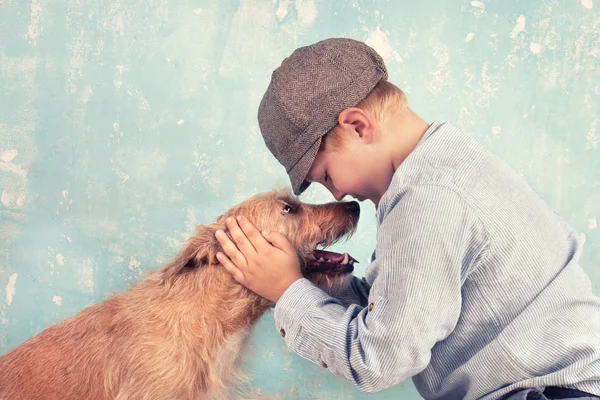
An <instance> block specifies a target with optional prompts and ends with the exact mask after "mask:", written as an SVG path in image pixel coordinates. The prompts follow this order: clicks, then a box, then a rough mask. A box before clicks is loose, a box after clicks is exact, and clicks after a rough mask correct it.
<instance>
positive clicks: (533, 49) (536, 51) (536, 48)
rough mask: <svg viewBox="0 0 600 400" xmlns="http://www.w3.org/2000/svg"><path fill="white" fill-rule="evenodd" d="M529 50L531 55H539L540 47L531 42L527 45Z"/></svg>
mask: <svg viewBox="0 0 600 400" xmlns="http://www.w3.org/2000/svg"><path fill="white" fill-rule="evenodd" d="M529 50H531V52H532V53H533V54H540V52H541V51H542V46H541V45H540V44H539V43H535V42H531V44H530V45H529Z"/></svg>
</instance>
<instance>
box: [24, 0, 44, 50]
mask: <svg viewBox="0 0 600 400" xmlns="http://www.w3.org/2000/svg"><path fill="white" fill-rule="evenodd" d="M29 9H30V11H31V12H30V18H29V26H28V27H27V35H26V36H27V40H28V41H29V43H33V45H34V46H35V45H36V41H37V38H38V37H39V36H40V16H41V15H42V6H41V4H40V0H32V2H31V6H30V7H29Z"/></svg>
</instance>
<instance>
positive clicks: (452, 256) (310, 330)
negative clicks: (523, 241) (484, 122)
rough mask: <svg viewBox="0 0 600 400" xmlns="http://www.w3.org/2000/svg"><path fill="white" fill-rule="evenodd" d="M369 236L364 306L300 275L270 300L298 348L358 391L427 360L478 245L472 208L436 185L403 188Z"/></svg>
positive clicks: (398, 378)
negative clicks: (373, 240) (372, 247)
mask: <svg viewBox="0 0 600 400" xmlns="http://www.w3.org/2000/svg"><path fill="white" fill-rule="evenodd" d="M387 210H388V212H387V215H385V217H384V219H383V221H382V223H381V225H380V227H379V229H378V233H377V248H376V254H377V258H376V259H375V260H374V261H373V263H372V264H371V266H369V268H374V269H375V271H377V272H376V277H375V279H374V280H373V285H372V286H371V288H370V292H369V295H368V305H366V304H361V305H359V304H351V305H349V306H348V307H347V308H346V307H345V306H344V305H343V304H342V303H341V302H340V301H339V300H336V299H334V298H331V297H330V296H328V295H327V294H326V293H325V292H323V291H322V290H320V289H319V288H317V287H316V286H314V285H313V284H312V283H311V282H310V281H308V280H306V279H300V280H298V281H296V282H295V283H294V284H292V285H291V286H290V287H289V288H288V290H287V291H286V292H285V293H284V295H283V296H282V297H281V299H280V300H279V302H278V303H277V305H276V307H275V323H276V326H277V328H278V329H279V331H280V333H281V334H282V336H284V338H285V341H286V343H287V345H288V346H289V348H290V349H291V350H292V351H294V352H296V353H297V354H298V355H300V356H302V357H304V358H306V359H308V360H310V361H312V362H314V363H316V364H320V365H322V366H324V367H327V368H329V370H330V371H331V372H332V373H334V374H336V375H338V376H342V377H345V378H346V379H348V380H350V381H352V382H353V383H354V384H355V385H356V386H357V388H358V389H360V390H362V391H364V392H377V391H381V390H384V389H387V388H389V387H392V386H395V385H397V384H399V383H400V382H402V381H403V380H405V379H407V378H409V377H411V376H414V375H416V374H418V373H419V372H421V371H422V370H423V369H425V368H426V366H427V365H428V364H429V360H430V357H431V349H432V348H433V346H434V345H435V344H436V343H437V342H439V341H441V340H443V339H444V338H446V337H447V336H448V335H449V334H450V333H451V332H452V331H453V329H454V327H455V325H456V323H457V321H458V317H459V314H460V309H461V285H462V282H463V281H464V279H465V277H466V276H467V275H468V272H469V270H470V269H471V268H473V266H474V264H476V262H477V260H478V258H479V255H480V254H481V253H482V252H483V248H484V246H485V241H486V240H485V237H486V235H485V233H484V231H483V228H482V225H481V223H480V221H479V220H478V218H477V217H476V216H475V213H474V212H473V210H472V209H471V208H470V207H469V206H468V205H467V204H466V203H465V201H464V200H463V199H462V198H461V197H460V196H459V195H458V194H456V193H455V192H453V191H452V190H450V189H446V188H443V187H439V186H419V187H414V188H411V189H410V190H409V191H407V192H405V193H403V194H402V195H401V196H400V195H399V196H398V198H397V199H396V200H395V202H394V204H393V205H392V206H390V207H388V208H387Z"/></svg>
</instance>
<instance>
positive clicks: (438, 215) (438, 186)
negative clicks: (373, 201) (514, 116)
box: [275, 123, 600, 399]
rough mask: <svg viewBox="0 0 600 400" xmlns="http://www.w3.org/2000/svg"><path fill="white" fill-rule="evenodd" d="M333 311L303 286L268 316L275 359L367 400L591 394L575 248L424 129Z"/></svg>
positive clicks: (475, 154)
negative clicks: (550, 391)
mask: <svg viewBox="0 0 600 400" xmlns="http://www.w3.org/2000/svg"><path fill="white" fill-rule="evenodd" d="M377 224H378V229H377V244H376V248H375V253H374V256H373V261H372V263H371V265H369V267H368V268H367V270H366V273H365V278H364V279H358V278H356V277H355V278H353V281H352V284H351V287H350V292H349V295H351V296H352V297H353V300H354V301H352V302H350V303H346V302H342V301H340V300H337V299H333V298H331V297H329V296H328V295H327V294H326V293H325V292H323V291H321V290H320V289H318V288H317V287H315V286H314V285H313V284H312V283H310V282H309V281H308V280H306V279H300V280H298V281H296V282H295V283H294V284H292V285H291V286H290V287H289V288H288V290H287V291H286V292H285V293H284V295H283V296H282V297H281V299H280V300H279V302H278V303H277V305H276V307H275V323H276V326H277V329H278V330H280V331H281V330H283V331H282V332H285V335H284V336H285V341H286V343H287V345H288V346H289V348H290V349H291V350H293V351H294V352H296V353H297V354H299V355H300V356H302V357H304V358H307V359H308V360H311V361H312V362H314V363H317V364H321V365H323V366H326V367H327V368H329V370H330V371H331V372H332V373H334V374H336V375H339V376H342V377H345V378H346V379H348V380H350V381H352V382H353V383H354V384H355V385H356V386H357V387H358V388H359V389H360V390H362V391H365V392H377V391H381V390H384V389H387V388H390V387H392V386H394V385H397V384H399V383H400V382H402V381H403V380H405V379H407V378H409V377H413V382H414V383H415V386H416V388H417V389H418V390H419V392H420V394H421V395H422V396H423V397H424V398H426V399H478V398H483V399H497V398H499V397H501V396H503V395H505V394H507V393H508V392H511V391H513V390H515V389H519V388H543V387H545V386H563V387H570V388H574V389H579V390H582V391H586V392H590V393H593V394H598V395H600V299H599V298H598V297H596V296H594V295H593V294H592V289H591V282H590V279H589V278H588V276H587V275H586V274H585V272H584V271H583V269H582V268H581V267H580V265H579V263H578V259H579V255H580V251H581V246H582V243H581V240H580V237H579V235H578V234H577V233H576V232H575V231H573V229H572V228H571V227H570V226H569V225H568V224H567V223H566V222H565V221H564V220H563V219H562V218H561V217H560V216H558V215H557V214H556V213H554V212H553V211H552V209H551V208H550V207H549V206H548V205H547V204H546V203H545V202H544V201H543V200H542V199H541V198H540V197H539V196H538V195H537V194H536V193H535V192H534V191H533V190H532V189H531V188H530V187H529V186H528V185H527V184H526V183H525V182H524V181H523V179H521V178H520V177H519V176H518V175H517V174H516V173H515V172H514V171H513V170H511V169H510V168H509V167H508V166H507V165H506V164H505V163H503V162H502V161H500V160H499V159H498V158H497V157H495V156H493V155H492V154H491V153H490V152H489V151H487V150H486V149H485V148H484V147H483V146H481V145H480V144H479V143H477V142H476V141H475V140H474V139H473V138H472V137H471V136H470V135H468V134H467V133H465V132H463V131H462V130H460V129H458V128H456V127H455V126H453V125H451V124H449V123H433V124H432V125H431V126H430V128H429V129H428V130H427V132H426V133H425V134H424V136H423V138H422V139H421V140H420V142H419V144H418V146H417V147H416V148H415V149H414V150H413V152H412V153H411V154H410V155H409V156H408V157H407V158H406V160H405V161H404V162H403V163H402V164H401V165H400V167H399V168H398V169H397V171H396V172H395V174H394V177H393V179H392V182H391V183H390V186H389V188H388V190H387V191H386V193H385V194H384V195H383V197H382V199H381V201H380V203H379V206H378V208H377Z"/></svg>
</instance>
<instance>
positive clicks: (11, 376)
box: [0, 192, 359, 400]
mask: <svg viewBox="0 0 600 400" xmlns="http://www.w3.org/2000/svg"><path fill="white" fill-rule="evenodd" d="M234 215H245V216H246V217H248V219H249V220H250V221H252V222H253V223H254V224H255V225H256V226H257V228H259V229H261V230H263V229H269V230H273V231H275V230H276V231H280V232H282V233H283V234H285V235H286V236H287V237H288V238H289V240H290V241H291V242H292V244H293V245H294V246H295V247H296V249H297V251H298V254H299V256H300V258H301V260H302V261H303V267H302V268H303V273H304V275H305V276H306V277H307V278H309V279H311V280H312V281H313V282H315V283H316V284H317V285H319V286H320V287H322V288H323V289H324V290H326V291H327V292H329V293H330V294H332V295H334V296H336V295H339V294H341V293H342V292H343V291H344V290H346V288H347V285H348V282H349V281H350V273H351V272H352V269H353V267H352V264H353V262H354V260H353V259H352V258H351V257H348V255H347V254H345V255H344V256H343V257H342V256H341V255H339V254H336V253H330V252H326V251H319V250H316V247H317V246H319V245H320V246H328V245H330V244H332V243H333V242H335V241H336V240H337V239H339V238H341V237H343V236H347V235H349V234H351V233H352V232H353V231H354V229H355V227H356V223H357V221H358V215H359V207H358V204H357V203H356V202H350V203H329V204H323V205H308V204H304V203H301V202H299V201H298V200H297V199H296V198H295V197H293V196H292V195H290V194H289V192H270V193H266V194H261V195H257V196H254V197H252V198H251V199H249V200H247V201H245V202H243V203H242V204H240V205H238V206H237V207H234V208H232V209H231V210H229V211H228V212H227V213H226V214H225V215H224V216H222V217H219V219H218V220H217V223H215V224H213V225H209V226H200V227H198V229H197V232H196V235H195V236H193V237H191V238H190V239H189V240H188V242H187V243H186V245H185V247H184V249H183V250H182V251H181V252H180V253H179V254H178V255H177V256H176V257H175V258H174V259H173V260H172V261H171V262H170V263H168V264H167V265H165V266H164V267H162V269H161V270H160V271H158V272H156V273H153V274H150V276H149V277H148V278H146V279H145V280H144V281H142V282H141V283H139V284H137V285H136V286H134V287H133V288H132V289H130V290H128V291H127V292H125V293H123V294H120V295H116V296H114V297H112V298H110V299H108V300H106V301H104V302H102V303H100V304H97V305H94V306H90V307H88V308H86V309H84V310H83V311H81V312H80V313H79V314H77V315H76V316H74V317H72V318H70V319H67V320H65V321H63V322H61V323H59V324H57V325H54V326H51V327H50V328H48V329H46V330H44V331H43V332H41V333H40V334H38V335H36V336H34V337H33V338H31V339H29V340H28V341H27V342H25V343H23V344H22V345H20V346H19V347H17V348H15V349H13V350H12V351H10V352H8V353H7V354H5V355H4V356H2V357H1V358H0V399H6V400H20V399H28V400H34V399H44V400H50V399H57V400H58V399H60V400H70V399H77V400H87V399H94V400H98V399H128V400H131V399H156V400H167V399H203V400H206V399H211V400H214V399H226V400H229V399H233V398H237V397H238V396H237V395H236V394H235V393H236V386H237V384H238V383H239V379H240V374H239V371H240V368H239V363H240V361H241V357H242V354H243V349H244V347H245V346H246V344H247V342H248V339H249V336H250V333H251V329H252V327H253V326H254V325H255V323H256V322H257V320H258V319H259V318H260V316H261V315H263V313H264V312H265V311H266V310H267V309H268V308H269V307H271V306H272V304H270V303H269V302H268V301H267V300H265V299H263V298H261V297H259V296H257V295H256V294H254V293H252V292H250V291H249V290H247V289H246V288H244V287H243V286H241V285H240V284H238V283H237V282H235V281H234V280H233V278H232V277H231V276H230V275H229V273H227V271H225V269H224V268H223V267H222V266H221V265H220V264H219V263H218V261H217V260H216V256H215V254H216V252H217V251H220V250H221V249H220V246H219V244H218V242H217V241H216V239H215V237H214V232H215V231H216V230H217V229H225V225H224V224H223V223H222V221H223V218H224V217H227V216H234ZM315 256H316V257H315Z"/></svg>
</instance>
